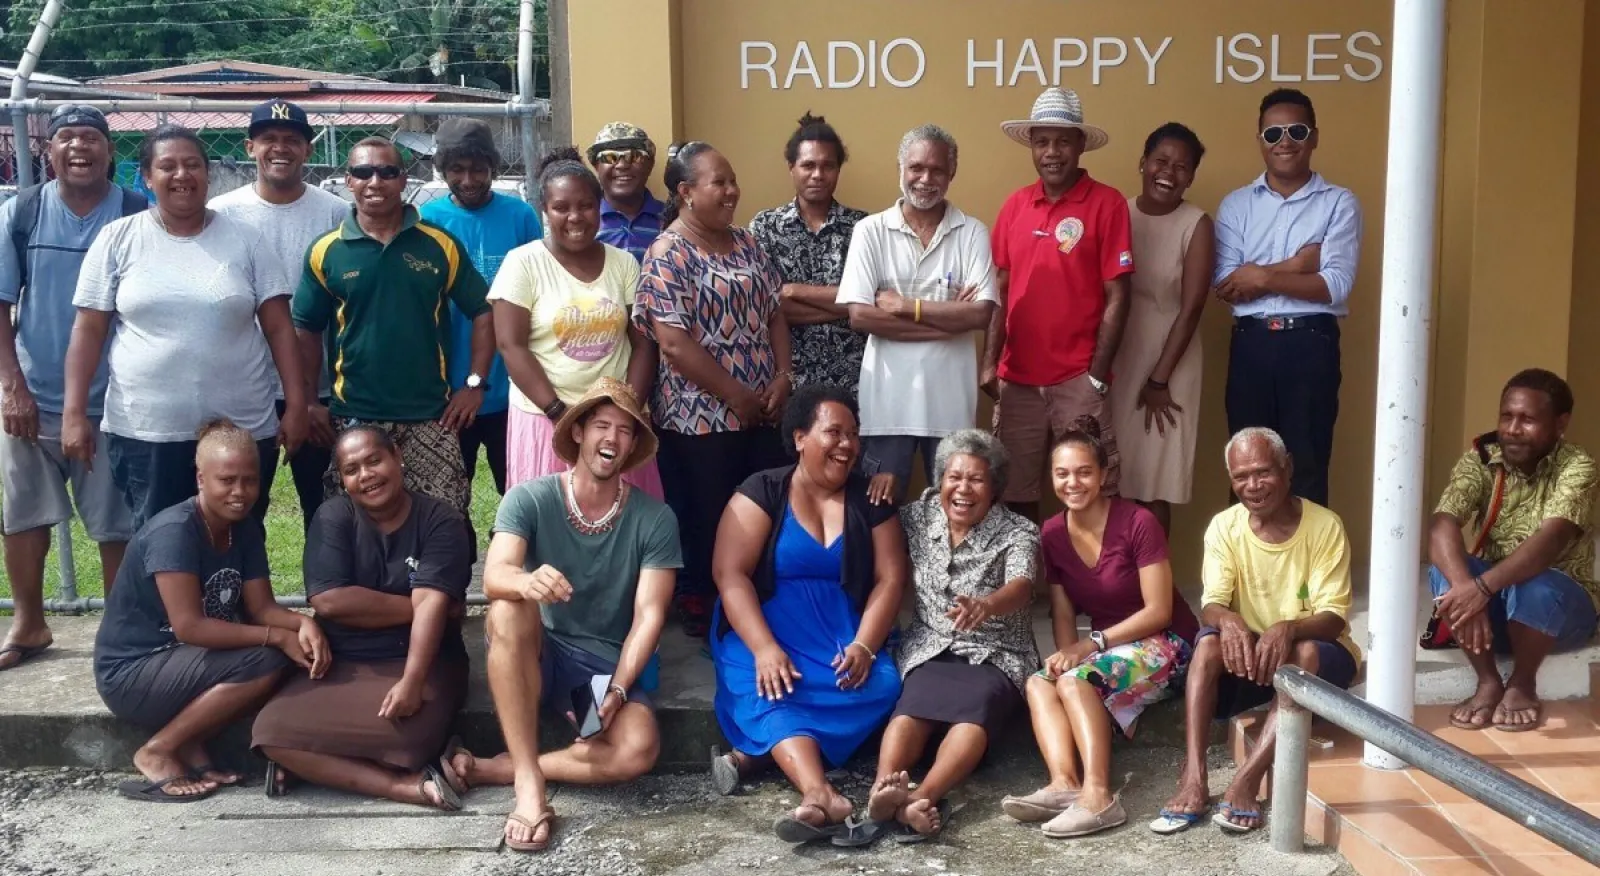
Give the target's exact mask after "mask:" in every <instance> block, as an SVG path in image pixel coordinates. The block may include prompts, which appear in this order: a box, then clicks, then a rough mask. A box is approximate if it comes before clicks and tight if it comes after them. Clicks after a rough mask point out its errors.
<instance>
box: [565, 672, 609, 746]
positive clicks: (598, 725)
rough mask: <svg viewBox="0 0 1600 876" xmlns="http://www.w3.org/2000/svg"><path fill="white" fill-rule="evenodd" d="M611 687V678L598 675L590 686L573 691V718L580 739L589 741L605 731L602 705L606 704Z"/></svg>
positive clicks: (591, 680)
mask: <svg viewBox="0 0 1600 876" xmlns="http://www.w3.org/2000/svg"><path fill="white" fill-rule="evenodd" d="M610 686H611V676H609V675H596V676H593V677H592V678H590V679H589V682H588V684H580V685H578V686H577V687H575V688H573V689H572V694H571V696H572V717H573V720H574V721H575V722H576V723H575V724H574V729H576V730H577V731H578V738H579V739H588V738H589V737H591V736H594V735H595V734H596V733H599V732H600V731H601V730H602V729H604V724H603V723H602V722H601V720H600V704H601V703H603V702H605V698H606V690H607V688H609V687H610Z"/></svg>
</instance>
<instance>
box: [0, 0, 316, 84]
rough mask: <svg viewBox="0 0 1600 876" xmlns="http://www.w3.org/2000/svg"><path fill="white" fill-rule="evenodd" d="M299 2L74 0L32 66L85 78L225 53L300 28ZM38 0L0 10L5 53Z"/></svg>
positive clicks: (15, 44) (19, 0) (19, 40)
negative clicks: (4, 13) (5, 23)
mask: <svg viewBox="0 0 1600 876" xmlns="http://www.w3.org/2000/svg"><path fill="white" fill-rule="evenodd" d="M304 5H305V3H304V0H255V2H252V3H248V4H238V3H226V2H218V3H198V2H194V0H147V2H141V3H131V2H129V0H74V2H73V3H72V8H70V9H68V10H66V12H65V13H64V14H63V15H62V17H61V21H60V22H59V23H58V24H57V26H56V30H55V32H54V33H53V34H51V36H50V42H49V44H48V45H47V46H46V48H45V51H44V55H43V57H42V58H41V59H40V65H39V66H40V69H41V70H43V71H45V72H48V73H56V74H59V75H62V76H71V77H74V78H80V79H86V78H92V77H95V76H114V75H119V74H124V73H137V72H140V71H144V70H149V69H151V68H153V67H162V66H167V65H170V64H176V63H183V62H186V61H191V60H197V59H200V58H205V57H217V56H219V55H227V54H229V53H230V52H233V51H235V50H237V49H238V48H240V47H242V46H245V45H249V44H273V43H276V42H278V41H280V40H282V39H284V38H286V37H287V36H288V35H289V34H291V33H292V32H294V31H295V30H297V29H299V28H303V27H304V26H305V23H304V19H303V18H302V17H301V14H300V9H299V8H298V7H302V6H304ZM43 8H44V0H16V2H14V3H12V4H11V8H10V10H9V14H8V16H7V18H8V21H9V27H8V28H7V33H6V37H5V40H4V45H5V50H6V52H7V54H8V55H9V56H11V57H13V58H15V57H20V56H21V54H22V50H23V48H24V47H25V46H26V45H27V44H28V38H29V37H30V36H32V34H33V28H34V24H35V22H37V21H38V19H39V13H40V11H41V10H43Z"/></svg>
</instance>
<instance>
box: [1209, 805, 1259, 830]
mask: <svg viewBox="0 0 1600 876" xmlns="http://www.w3.org/2000/svg"><path fill="white" fill-rule="evenodd" d="M1235 818H1254V819H1256V826H1255V827H1245V826H1244V825H1242V824H1240V823H1238V822H1237V821H1234V819H1235ZM1211 823H1212V824H1215V825H1216V826H1217V827H1220V828H1222V829H1223V830H1225V831H1227V832H1229V833H1241V834H1242V833H1253V832H1255V831H1258V830H1260V829H1261V826H1262V825H1263V824H1265V823H1266V822H1265V821H1262V820H1261V811H1260V810H1259V809H1235V808H1233V807H1232V806H1229V805H1228V804H1226V803H1223V804H1220V805H1219V806H1217V812H1216V814H1215V815H1213V816H1211Z"/></svg>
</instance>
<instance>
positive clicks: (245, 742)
mask: <svg viewBox="0 0 1600 876" xmlns="http://www.w3.org/2000/svg"><path fill="white" fill-rule="evenodd" d="M99 620H100V619H99V617H98V616H90V617H52V618H51V619H50V625H51V629H52V630H53V631H54V632H55V641H56V644H55V647H54V648H53V649H51V651H49V652H47V653H46V654H45V655H42V656H41V657H39V658H37V659H35V660H33V661H31V662H29V663H28V664H26V665H24V666H21V667H18V668H16V669H13V670H9V671H6V672H0V769H17V768H22V767H86V768H91V769H126V768H127V766H128V764H129V763H130V762H131V760H132V757H133V752H134V751H135V750H136V749H137V748H138V747H139V746H140V745H142V744H143V743H144V741H145V740H146V739H147V738H148V734H147V733H145V732H143V731H141V730H140V729H139V728H136V727H133V726H130V725H128V724H124V723H122V722H121V721H118V720H116V719H115V718H113V717H112V716H111V713H110V712H108V711H107V710H106V708H105V705H104V704H103V703H101V701H100V696H99V694H98V693H96V691H95V687H94V675H93V671H92V666H91V661H92V654H93V650H94V635H95V631H96V629H98V627H99ZM1044 623H1045V624H1048V620H1047V619H1046V620H1045V621H1044ZM1042 635H1043V638H1042V639H1041V641H1044V642H1048V641H1050V639H1049V633H1048V627H1046V630H1045V632H1044V633H1043V634H1042ZM466 641H467V649H468V651H469V653H470V654H471V660H472V674H471V676H470V681H469V685H470V688H469V691H468V694H467V704H466V708H465V709H464V710H463V711H462V714H461V716H460V717H459V718H458V720H457V729H458V732H460V734H461V736H462V738H463V740H464V741H465V742H466V743H467V745H468V747H469V748H471V749H472V750H473V752H475V753H477V754H480V755H489V754H495V753H498V752H500V751H503V750H504V743H503V741H502V739H501V736H500V727H499V723H498V721H497V720H496V718H495V714H494V706H493V702H492V701H491V699H490V696H489V684H488V679H487V676H486V668H485V667H486V664H485V660H484V644H483V620H482V618H481V617H475V618H469V619H468V620H467V622H466ZM701 647H702V643H701V642H700V641H699V640H691V639H689V638H688V637H686V636H684V635H683V634H682V633H680V632H679V631H678V630H677V629H676V628H670V629H669V630H668V631H667V633H666V634H665V635H664V637H663V641H662V645H661V656H662V672H661V678H662V686H661V689H660V690H659V691H657V692H656V697H655V699H656V705H657V712H656V717H657V720H658V721H659V722H660V725H661V734H662V748H661V757H660V759H659V761H658V762H657V764H656V771H657V772H661V773H670V772H695V771H703V770H704V769H706V766H707V755H708V753H709V751H710V748H711V746H713V745H722V746H726V745H727V743H726V742H725V741H724V739H723V737H722V732H721V731H720V730H719V729H718V727H717V721H716V716H715V714H714V713H713V712H712V708H711V703H712V697H713V695H714V693H715V689H716V688H715V684H716V679H715V674H714V671H713V669H712V666H711V662H710V660H708V659H707V658H706V657H704V656H702V654H701ZM534 671H537V669H536V668H535V669H534ZM541 736H542V737H543V739H544V744H545V745H547V746H551V747H555V746H559V745H565V744H567V743H568V742H570V740H571V738H572V734H571V731H570V730H568V729H567V728H566V727H565V726H564V722H556V721H546V722H544V723H543V730H542V733H541ZM1183 737H1184V728H1183V701H1182V700H1181V699H1174V700H1168V701H1166V702H1163V703H1160V704H1158V705H1156V706H1154V707H1152V708H1150V709H1148V710H1146V712H1145V713H1144V716H1143V717H1142V718H1141V720H1140V722H1139V733H1138V737H1137V739H1135V740H1133V741H1131V742H1128V741H1126V740H1121V738H1120V736H1119V737H1117V738H1118V740H1119V745H1122V746H1127V745H1132V746H1138V747H1176V748H1182V746H1183V744H1184V741H1183ZM1225 738H1226V728H1225V726H1224V725H1222V724H1214V725H1213V726H1212V738H1211V741H1212V743H1213V744H1219V743H1221V742H1222V741H1224V739H1225ZM249 744H250V722H249V721H241V722H238V723H236V724H235V725H233V726H231V727H229V728H228V729H227V730H226V731H224V733H223V734H222V735H221V736H220V737H219V738H218V740H217V742H216V743H215V744H214V745H213V746H212V748H213V752H212V753H213V755H214V756H215V757H216V759H217V761H218V762H219V763H220V764H221V765H223V766H226V767H229V768H232V769H239V770H243V771H245V772H248V773H255V772H259V770H260V768H261V761H260V759H259V758H257V757H255V756H254V755H253V754H251V753H250V751H249ZM876 753H877V740H876V739H869V740H868V741H867V742H866V743H864V744H863V745H862V746H861V751H860V753H859V754H858V755H857V757H858V758H859V759H865V760H866V761H869V762H870V761H871V760H873V759H874V758H875V757H876ZM990 757H991V758H999V759H1006V760H1009V759H1013V758H1023V759H1028V760H1035V761H1036V760H1037V759H1038V748H1037V746H1036V745H1035V744H1034V739H1033V733H1032V729H1031V727H1030V726H1029V723H1028V720H1027V716H1026V715H1025V714H1021V715H1018V716H1017V717H1016V718H1015V719H1014V720H1013V721H1012V725H1011V727H1010V728H1009V729H1008V730H1007V732H1006V735H1005V738H1003V739H1001V740H998V741H997V742H996V744H995V745H994V746H992V747H991V755H990Z"/></svg>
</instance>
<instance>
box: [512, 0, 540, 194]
mask: <svg viewBox="0 0 1600 876" xmlns="http://www.w3.org/2000/svg"><path fill="white" fill-rule="evenodd" d="M533 12H534V10H533V0H522V10H521V16H520V17H519V19H518V23H517V102H518V103H522V104H527V105H528V106H532V105H533V82H534V77H533V25H534V15H533ZM517 124H519V125H520V126H521V131H520V133H521V136H522V198H523V200H525V201H527V202H528V203H529V204H533V205H534V209H538V204H537V200H538V199H537V198H536V197H535V196H534V188H535V186H536V185H537V184H538V183H537V181H535V180H534V178H533V168H534V163H535V162H537V161H538V160H539V155H538V150H539V146H538V144H537V143H536V142H535V140H536V139H537V138H536V137H535V136H534V132H533V125H534V119H533V115H532V114H524V115H523V116H522V117H521V118H519V119H518V120H517Z"/></svg>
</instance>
